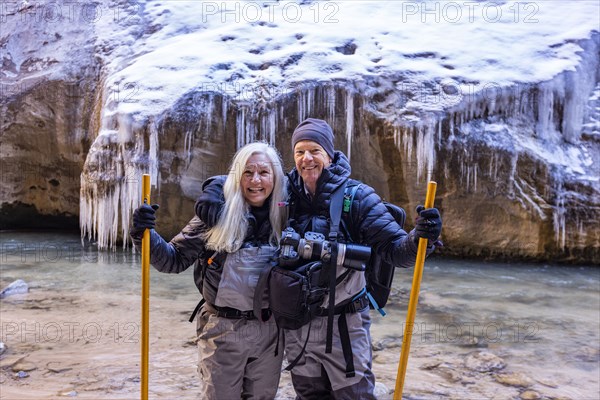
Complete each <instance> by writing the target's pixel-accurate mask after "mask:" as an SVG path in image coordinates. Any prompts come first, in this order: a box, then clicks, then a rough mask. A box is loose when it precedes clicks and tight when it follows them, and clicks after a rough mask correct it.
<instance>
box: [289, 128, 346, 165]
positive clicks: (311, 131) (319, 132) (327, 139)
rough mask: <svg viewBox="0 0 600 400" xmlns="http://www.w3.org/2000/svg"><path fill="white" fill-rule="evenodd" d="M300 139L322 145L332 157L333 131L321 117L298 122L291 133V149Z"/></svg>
mask: <svg viewBox="0 0 600 400" xmlns="http://www.w3.org/2000/svg"><path fill="white" fill-rule="evenodd" d="M301 140H312V141H313V142H317V143H319V144H320V145H321V147H323V149H324V150H325V152H326V153H327V154H328V155H329V157H331V159H332V160H333V159H334V155H335V150H334V149H333V131H332V130H331V127H330V126H329V124H328V123H327V122H325V121H323V120H322V119H315V118H307V119H305V120H304V121H302V122H301V123H300V125H298V126H297V127H296V129H295V130H294V134H293V135H292V151H293V150H294V148H295V147H296V143H298V142H299V141H301Z"/></svg>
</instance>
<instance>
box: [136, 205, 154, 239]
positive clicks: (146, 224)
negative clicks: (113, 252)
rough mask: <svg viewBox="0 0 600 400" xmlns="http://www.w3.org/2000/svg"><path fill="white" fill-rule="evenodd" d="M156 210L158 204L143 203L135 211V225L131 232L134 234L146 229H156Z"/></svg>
mask: <svg viewBox="0 0 600 400" xmlns="http://www.w3.org/2000/svg"><path fill="white" fill-rule="evenodd" d="M156 210H158V204H152V205H151V206H149V205H148V204H142V205H141V206H140V207H139V208H137V209H136V210H135V211H134V212H133V227H132V228H131V231H130V232H129V233H130V234H131V235H132V236H136V235H140V234H142V233H144V231H145V230H146V229H154V228H155V226H156V215H155V213H156Z"/></svg>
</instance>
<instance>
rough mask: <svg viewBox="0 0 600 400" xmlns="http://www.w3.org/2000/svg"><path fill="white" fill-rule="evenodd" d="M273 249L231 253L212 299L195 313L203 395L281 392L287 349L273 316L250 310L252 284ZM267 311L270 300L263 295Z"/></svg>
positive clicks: (230, 398)
mask: <svg viewBox="0 0 600 400" xmlns="http://www.w3.org/2000/svg"><path fill="white" fill-rule="evenodd" d="M274 251H275V248H273V247H268V246H265V247H250V248H242V249H240V250H238V251H237V252H235V253H231V254H228V255H227V258H226V259H225V262H224V265H223V268H222V272H221V280H220V282H219V289H218V291H217V296H216V299H214V304H211V303H210V302H208V301H207V302H206V303H204V305H203V306H202V309H201V310H200V313H199V317H198V318H197V334H198V373H199V375H200V378H201V380H202V385H201V387H202V389H201V398H202V399H207V400H221V399H222V400H234V399H264V400H267V399H268V400H272V399H273V398H274V397H275V394H276V393H277V387H278V385H279V375H280V373H281V362H282V356H283V351H281V350H279V351H278V349H277V347H278V343H279V331H278V329H277V326H276V325H275V322H274V320H273V318H269V319H268V320H267V321H266V322H263V321H261V318H260V316H259V318H256V316H255V315H254V313H253V312H252V307H253V301H254V289H255V287H256V283H257V281H258V276H259V274H260V271H261V270H262V269H263V268H268V267H269V266H270V262H271V258H272V256H273V253H274ZM263 304H264V310H263V316H264V314H265V311H266V307H267V302H266V297H265V299H264V302H263Z"/></svg>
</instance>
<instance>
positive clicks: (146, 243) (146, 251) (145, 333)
mask: <svg viewBox="0 0 600 400" xmlns="http://www.w3.org/2000/svg"><path fill="white" fill-rule="evenodd" d="M142 202H143V203H144V204H150V175H148V174H144V175H143V176H142ZM149 311H150V229H146V230H145V231H144V237H143V238H142V348H141V351H142V366H141V368H142V372H141V374H142V376H141V378H140V382H141V398H142V400H148V350H149V346H148V344H149V340H148V339H149V326H150V324H149V319H150V317H149V314H150V313H149Z"/></svg>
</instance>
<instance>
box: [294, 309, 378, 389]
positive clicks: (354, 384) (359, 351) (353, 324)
mask: <svg viewBox="0 0 600 400" xmlns="http://www.w3.org/2000/svg"><path fill="white" fill-rule="evenodd" d="M338 319H339V315H336V316H335V318H334V322H333V349H332V352H331V353H325V341H326V333H327V317H316V318H315V319H313V320H312V322H311V324H310V330H311V332H310V338H309V341H308V344H307V346H306V351H305V353H304V354H303V355H302V357H301V359H300V361H299V362H298V364H297V365H296V366H295V367H294V368H293V369H292V371H291V372H292V382H293V384H294V390H295V391H296V395H297V396H298V397H297V399H301V400H327V399H335V400H357V399H360V400H371V399H373V400H375V396H374V395H373V390H374V388H375V376H374V375H373V372H372V371H371V364H372V350H371V337H370V333H369V328H370V326H371V318H370V316H369V308H368V307H367V308H366V309H365V310H363V311H359V312H355V313H349V314H346V321H347V325H348V333H349V335H350V343H351V344H352V355H353V360H354V368H355V371H356V372H355V376H353V377H346V361H345V359H344V353H343V349H342V344H341V339H340V332H339V329H338ZM308 328H309V325H308V324H307V325H305V326H303V327H302V328H300V329H297V330H286V331H285V349H286V357H287V359H288V361H289V362H292V360H294V359H295V358H296V357H297V356H298V354H299V353H300V351H301V349H302V346H303V345H304V341H305V340H306V335H307V333H308Z"/></svg>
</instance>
